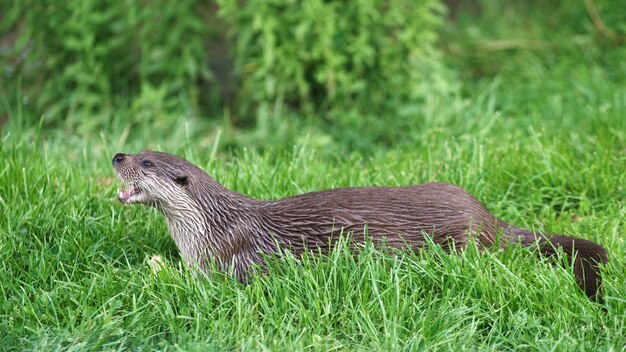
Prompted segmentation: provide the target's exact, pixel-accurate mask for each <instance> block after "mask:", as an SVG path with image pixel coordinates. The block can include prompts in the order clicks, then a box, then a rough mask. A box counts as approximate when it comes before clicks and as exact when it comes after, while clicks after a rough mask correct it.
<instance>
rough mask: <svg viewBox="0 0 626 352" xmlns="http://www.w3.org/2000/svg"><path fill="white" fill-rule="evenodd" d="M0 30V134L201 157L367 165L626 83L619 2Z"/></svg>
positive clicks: (27, 16) (406, 1) (54, 11)
mask: <svg viewBox="0 0 626 352" xmlns="http://www.w3.org/2000/svg"><path fill="white" fill-rule="evenodd" d="M619 7H621V11H620V10H618V8H619ZM0 16H1V19H0V59H1V60H0V123H1V124H3V125H5V128H6V126H18V127H20V128H22V127H29V126H31V127H33V126H34V127H38V128H42V129H44V130H48V131H58V132H59V133H62V134H64V135H75V136H83V137H84V136H93V135H97V134H99V133H101V132H105V133H112V134H114V135H116V136H119V135H122V136H124V138H123V139H139V140H143V141H150V140H154V138H156V137H159V136H160V137H163V138H168V137H172V134H173V133H175V132H174V131H176V129H177V128H179V126H180V125H181V123H183V122H190V121H192V123H193V128H192V129H191V130H192V131H191V132H189V131H187V132H186V133H187V134H189V133H192V134H194V135H196V136H198V137H199V138H196V140H197V141H198V140H199V141H200V143H202V141H203V139H204V140H205V142H204V143H206V144H207V145H210V144H211V141H212V140H214V139H215V138H216V134H218V133H219V134H220V135H221V139H222V141H221V143H222V144H223V145H225V146H231V147H239V146H254V147H262V146H264V145H266V144H267V143H270V142H271V143H273V144H284V145H289V144H293V143H310V144H312V145H314V146H337V147H338V148H341V149H345V150H351V151H355V150H356V151H358V152H364V153H367V151H368V150H370V149H371V148H372V146H377V147H389V146H394V145H402V144H403V143H416V140H423V139H425V138H428V136H424V135H423V134H420V133H421V132H420V131H428V133H431V134H432V133H437V131H438V129H439V130H441V129H445V128H447V126H455V125H456V126H462V127H463V128H467V129H473V130H476V129H482V128H486V127H488V126H486V124H488V123H489V121H492V122H493V123H496V124H499V125H500V127H502V128H504V129H506V128H507V126H508V127H510V126H515V125H516V124H521V125H524V124H525V122H524V121H523V119H520V120H516V117H519V116H522V115H526V116H527V115H529V114H530V115H532V114H533V113H536V110H537V109H534V110H533V108H532V107H533V106H540V107H541V109H543V110H542V113H541V114H542V115H544V117H547V118H548V119H547V120H546V121H545V123H546V125H547V126H550V124H552V125H551V126H553V127H555V128H558V127H559V126H561V125H562V124H563V123H565V124H567V123H577V122H576V121H573V120H567V119H564V118H562V117H559V116H564V115H567V113H568V109H570V108H571V109H574V110H576V109H577V110H580V109H584V103H585V102H584V98H585V94H586V92H588V91H594V94H592V96H596V94H600V95H601V94H602V91H603V90H604V91H607V92H609V93H610V94H613V93H612V92H614V91H615V89H616V87H621V86H623V85H624V83H625V81H626V79H625V77H624V73H625V72H626V60H625V58H626V50H624V42H625V41H624V36H625V33H626V10H625V9H624V7H623V5H620V4H619V1H616V0H580V1H569V0H567V1H549V2H546V1H539V0H524V1H507V2H502V1H496V0H473V1H458V0H445V1H443V0H420V1H413V0H358V1H357V0H355V1H326V0H307V1H295V0H270V1H266V0H249V1H236V0H215V1H206V0H204V1H203V0H180V1H166V0H155V1H135V0H129V1H114V2H111V1H105V0H78V1H53V0H22V1H3V2H1V3H0ZM598 82H599V83H598ZM596 83H597V84H596ZM538 86H539V87H541V89H537V87H538ZM563 91H571V92H573V93H572V94H569V95H568V94H565V95H563V94H561V93H560V92H563ZM494 95H497V98H494ZM581 99H582V100H581ZM520 100H523V101H521V102H520ZM526 101H527V102H526ZM476 102H478V103H476ZM476 104H478V105H480V108H479V109H478V108H473V107H474V106H475V105H476ZM472 109H473V110H472ZM472 111H474V112H472ZM485 111H488V112H491V113H492V114H493V115H494V116H496V115H498V116H496V117H495V118H494V119H490V118H489V117H484V116H482V117H480V118H477V117H476V116H475V114H482V115H484V112H485ZM501 116H505V118H502V117H501ZM551 117H553V119H552V120H550V118H551ZM472 120H474V121H475V122H472Z"/></svg>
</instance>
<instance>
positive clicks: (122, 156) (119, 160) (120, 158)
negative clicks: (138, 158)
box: [113, 153, 127, 166]
mask: <svg viewBox="0 0 626 352" xmlns="http://www.w3.org/2000/svg"><path fill="white" fill-rule="evenodd" d="M126 156H127V155H126V154H124V153H117V154H115V156H114V157H113V166H117V165H119V164H121V163H122V162H123V161H124V159H126Z"/></svg>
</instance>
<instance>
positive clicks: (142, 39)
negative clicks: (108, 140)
mask: <svg viewBox="0 0 626 352" xmlns="http://www.w3.org/2000/svg"><path fill="white" fill-rule="evenodd" d="M199 2H200V1H197V0H183V1H176V2H171V1H166V0H158V1H150V2H141V1H114V2H110V1H104V0H82V1H71V2H66V1H38V0H32V1H31V0H25V1H12V2H3V5H1V6H2V12H3V13H5V15H4V18H3V21H2V27H1V30H2V36H3V39H4V42H5V47H4V50H2V54H3V57H2V59H3V60H2V83H3V86H4V87H5V89H6V91H8V93H9V94H11V93H13V92H14V91H15V90H17V91H19V92H20V94H23V96H22V97H21V99H24V103H25V104H27V106H28V107H29V108H30V109H32V111H33V112H34V113H33V115H34V116H36V118H37V119H38V118H39V116H43V118H44V120H45V121H46V122H48V123H52V124H64V125H65V126H66V127H71V128H74V127H78V126H79V125H80V126H81V128H83V129H87V130H95V129H96V128H99V127H101V126H102V125H103V124H104V123H105V122H106V121H107V120H108V119H109V118H110V117H111V116H112V115H113V114H114V113H115V110H116V109H117V108H119V107H120V106H131V107H132V108H133V110H135V111H136V112H137V115H135V116H136V118H137V119H138V120H141V119H151V118H155V116H156V117H158V115H159V114H158V113H156V114H155V112H158V111H155V110H159V109H160V108H164V109H165V108H172V106H171V105H172V104H188V105H190V106H196V105H197V97H198V94H199V86H198V81H200V80H208V79H210V74H209V71H208V67H207V65H206V63H207V56H208V54H207V52H206V51H205V49H204V46H203V41H204V38H205V37H206V36H207V35H208V34H209V33H210V30H211V27H210V23H208V24H207V23H205V22H204V21H203V18H202V15H201V13H200V12H198V6H199V5H198V3H199ZM146 99H147V100H148V101H149V103H147V102H146ZM20 103H21V102H20ZM145 109H147V112H149V113H143V112H144V111H145Z"/></svg>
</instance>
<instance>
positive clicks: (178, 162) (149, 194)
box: [113, 151, 204, 206]
mask: <svg viewBox="0 0 626 352" xmlns="http://www.w3.org/2000/svg"><path fill="white" fill-rule="evenodd" d="M113 168H114V169H115V172H116V173H117V176H118V177H119V178H120V180H121V181H122V182H123V183H125V184H126V185H128V188H127V189H126V190H123V191H120V192H119V193H118V195H117V198H118V199H119V200H120V202H122V203H141V204H147V205H153V206H154V205H158V204H163V203H167V202H168V201H171V200H173V199H180V198H183V197H185V195H187V194H188V188H189V186H190V185H189V183H190V182H191V179H192V178H193V177H194V175H197V174H204V171H202V170H200V169H198V168H197V167H196V166H195V165H193V164H191V163H190V162H188V161H186V160H184V159H181V158H179V157H177V156H175V155H171V154H167V153H161V152H153V151H142V152H140V153H138V154H123V153H118V154H115V156H114V157H113Z"/></svg>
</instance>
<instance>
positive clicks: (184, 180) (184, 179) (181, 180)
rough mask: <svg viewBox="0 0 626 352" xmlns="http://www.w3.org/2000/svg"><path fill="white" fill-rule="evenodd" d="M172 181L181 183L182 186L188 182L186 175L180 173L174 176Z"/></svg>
mask: <svg viewBox="0 0 626 352" xmlns="http://www.w3.org/2000/svg"><path fill="white" fill-rule="evenodd" d="M174 181H175V182H176V183H178V184H179V185H181V186H182V187H186V186H187V185H188V184H189V178H188V177H187V175H182V174H181V175H178V176H176V178H175V179H174Z"/></svg>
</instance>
